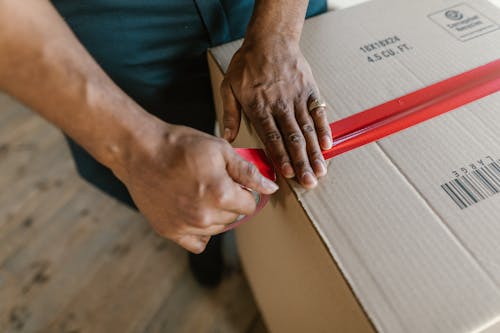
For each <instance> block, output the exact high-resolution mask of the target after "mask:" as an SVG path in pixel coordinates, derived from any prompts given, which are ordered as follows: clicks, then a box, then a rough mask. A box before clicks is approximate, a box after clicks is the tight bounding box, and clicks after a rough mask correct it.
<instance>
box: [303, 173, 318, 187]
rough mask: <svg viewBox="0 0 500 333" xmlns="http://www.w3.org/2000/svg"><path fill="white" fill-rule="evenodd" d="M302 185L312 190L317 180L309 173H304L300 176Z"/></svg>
mask: <svg viewBox="0 0 500 333" xmlns="http://www.w3.org/2000/svg"><path fill="white" fill-rule="evenodd" d="M302 183H303V184H304V186H306V187H309V188H312V187H315V186H316V185H317V184H318V180H317V179H316V177H314V176H313V175H312V174H311V173H310V172H306V173H304V174H303V175H302Z"/></svg>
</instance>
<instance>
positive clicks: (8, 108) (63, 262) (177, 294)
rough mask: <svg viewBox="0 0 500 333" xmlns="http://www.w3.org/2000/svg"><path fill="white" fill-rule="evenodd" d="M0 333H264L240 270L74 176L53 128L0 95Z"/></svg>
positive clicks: (74, 173)
mask: <svg viewBox="0 0 500 333" xmlns="http://www.w3.org/2000/svg"><path fill="white" fill-rule="evenodd" d="M0 332H65V333H70V332H71V333H84V332H106V333H113V332H120V333H122V332H251V333H258V332H266V328H265V326H264V324H263V323H262V320H261V318H260V315H259V312H258V310H257V308H256V305H255V303H254V300H253V298H252V295H251V292H250V289H249V287H248V285H247V282H246V280H245V278H244V277H243V275H242V273H241V272H240V271H238V270H234V269H233V270H231V271H228V272H227V274H226V277H225V279H224V281H223V283H222V284H221V285H220V286H219V287H218V288H216V289H214V290H205V289H203V288H201V287H200V286H198V285H197V284H196V282H195V281H194V280H193V278H192V277H191V275H190V272H189V269H188V267H187V256H186V253H185V252H184V251H183V250H182V249H180V248H179V247H177V246H176V245H175V244H173V243H171V242H169V241H166V240H163V239H161V238H160V237H159V236H157V235H156V234H155V233H154V232H153V231H151V229H150V228H149V227H148V225H147V223H146V221H145V220H144V218H143V217H142V216H141V215H140V214H138V213H137V212H135V211H132V210H130V209H128V208H127V207H124V206H122V205H120V204H119V203H118V202H116V201H115V200H113V199H111V198H109V197H107V196H106V195H104V194H102V193H100V192H99V191H98V190H96V189H94V188H93V187H91V186H90V185H88V184H86V183H85V182H84V181H83V180H81V179H80V178H79V177H78V176H77V174H76V172H75V168H74V165H73V162H72V160H71V158H70V155H69V151H68V148H67V146H66V143H65V142H64V139H63V137H62V135H61V133H60V132H59V131H58V130H56V129H55V128H53V127H52V126H51V125H49V124H48V123H47V122H45V121H44V120H43V119H41V118H40V117H38V116H37V115H36V114H34V113H32V112H31V111H29V110H28V109H27V108H25V107H24V106H22V105H20V104H19V103H17V102H15V101H14V100H13V99H11V98H10V97H8V96H6V95H3V94H1V93H0Z"/></svg>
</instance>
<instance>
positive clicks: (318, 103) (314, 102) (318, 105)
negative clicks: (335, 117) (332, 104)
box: [307, 99, 326, 112]
mask: <svg viewBox="0 0 500 333" xmlns="http://www.w3.org/2000/svg"><path fill="white" fill-rule="evenodd" d="M318 108H326V103H325V102H321V101H320V100H319V99H313V100H312V101H311V103H309V105H308V106H307V109H308V110H309V112H313V111H314V110H316V109H318Z"/></svg>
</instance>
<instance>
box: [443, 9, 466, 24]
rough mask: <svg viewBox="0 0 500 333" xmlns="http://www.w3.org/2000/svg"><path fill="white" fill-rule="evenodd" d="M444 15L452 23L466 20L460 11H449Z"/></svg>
mask: <svg viewBox="0 0 500 333" xmlns="http://www.w3.org/2000/svg"><path fill="white" fill-rule="evenodd" d="M444 15H445V16H446V17H447V18H449V19H450V20H452V21H460V20H461V19H463V18H464V15H463V14H462V13H460V12H459V11H458V10H447V11H446V12H445V13H444Z"/></svg>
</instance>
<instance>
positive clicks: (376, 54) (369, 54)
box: [359, 35, 413, 63]
mask: <svg viewBox="0 0 500 333" xmlns="http://www.w3.org/2000/svg"><path fill="white" fill-rule="evenodd" d="M412 49H413V47H411V46H410V45H408V44H407V43H405V42H404V41H402V40H401V38H400V37H399V36H398V35H392V36H388V37H385V38H381V39H378V40H374V41H371V42H368V43H365V44H363V45H361V46H360V47H359V50H360V51H361V52H362V53H363V55H364V56H366V60H367V61H368V62H369V63H375V62H378V61H381V60H384V59H388V58H392V57H396V56H398V55H400V54H403V53H407V52H409V51H411V50H412Z"/></svg>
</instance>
